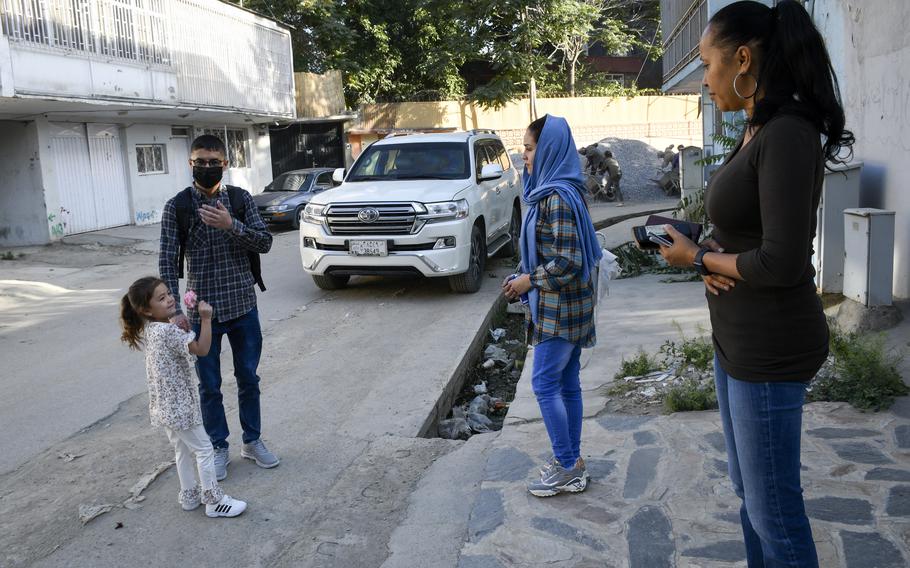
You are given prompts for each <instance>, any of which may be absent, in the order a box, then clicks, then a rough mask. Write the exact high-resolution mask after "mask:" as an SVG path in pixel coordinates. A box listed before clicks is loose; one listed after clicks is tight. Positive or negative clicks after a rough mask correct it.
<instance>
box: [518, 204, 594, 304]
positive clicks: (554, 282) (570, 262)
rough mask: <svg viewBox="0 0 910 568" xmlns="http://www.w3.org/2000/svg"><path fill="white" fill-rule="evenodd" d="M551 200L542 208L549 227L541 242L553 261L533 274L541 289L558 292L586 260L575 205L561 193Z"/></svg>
mask: <svg viewBox="0 0 910 568" xmlns="http://www.w3.org/2000/svg"><path fill="white" fill-rule="evenodd" d="M548 201H549V203H548V207H541V213H546V219H544V222H545V223H546V224H547V225H548V226H549V229H550V230H549V231H545V232H544V233H543V234H542V235H540V240H541V242H540V244H541V252H543V259H544V260H546V259H548V258H549V259H550V260H549V261H548V262H546V263H545V264H542V265H540V266H538V267H537V268H536V269H535V270H534V272H532V273H531V284H532V285H533V286H534V287H535V288H539V289H541V290H549V291H556V290H559V289H561V288H564V287H565V286H566V285H567V284H569V283H570V282H571V281H572V280H574V279H575V278H576V277H578V275H579V274H580V273H581V268H582V264H583V262H584V260H583V258H582V252H581V249H580V248H579V246H578V243H579V239H578V228H577V226H576V224H575V215H574V214H573V213H572V208H571V207H570V206H569V204H568V203H566V202H565V201H564V200H563V199H562V198H561V197H559V194H554V195H553V196H551V197H550V198H549V199H548Z"/></svg>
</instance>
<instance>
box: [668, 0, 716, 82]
mask: <svg viewBox="0 0 910 568" xmlns="http://www.w3.org/2000/svg"><path fill="white" fill-rule="evenodd" d="M660 8H661V20H662V23H663V24H662V25H663V29H664V30H667V31H668V33H667V34H666V35H665V36H664V37H665V40H664V58H663V61H664V83H666V82H667V81H668V80H669V79H670V78H672V77H673V75H675V74H676V73H678V72H679V71H680V70H681V69H682V68H683V67H685V66H686V65H688V64H689V63H690V62H691V61H693V60H694V59H695V58H696V57H697V56H698V40H699V39H700V38H701V34H702V32H703V31H704V29H705V26H707V25H708V2H707V0H662V1H661V3H660Z"/></svg>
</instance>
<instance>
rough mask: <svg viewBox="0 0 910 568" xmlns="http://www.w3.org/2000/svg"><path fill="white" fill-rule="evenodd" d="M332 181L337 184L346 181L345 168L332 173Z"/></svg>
mask: <svg viewBox="0 0 910 568" xmlns="http://www.w3.org/2000/svg"><path fill="white" fill-rule="evenodd" d="M332 181H333V182H335V183H336V184H337V183H341V182H343V181H344V168H336V169H335V171H334V172H332Z"/></svg>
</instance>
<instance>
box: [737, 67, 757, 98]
mask: <svg viewBox="0 0 910 568" xmlns="http://www.w3.org/2000/svg"><path fill="white" fill-rule="evenodd" d="M745 75H746V74H745V73H743V72H739V73H737V74H736V77H733V92H734V93H736V96H737V97H739V98H741V99H743V100H746V99H751V98H752V97H754V96H755V93H756V91H758V81H756V82H755V90H754V91H752V94H751V95H749V96H748V97H744V96H742V95H741V94H740V93H739V89H737V88H736V80H737V79H739V78H740V77H743V76H745Z"/></svg>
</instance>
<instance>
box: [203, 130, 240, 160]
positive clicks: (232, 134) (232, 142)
mask: <svg viewBox="0 0 910 568" xmlns="http://www.w3.org/2000/svg"><path fill="white" fill-rule="evenodd" d="M202 132H203V134H211V135H212V136H217V137H218V139H219V140H221V141H222V142H224V145H225V147H227V159H228V163H229V164H230V167H232V168H248V167H250V166H249V160H248V159H247V155H248V150H247V131H246V129H245V128H205V129H203V131H202Z"/></svg>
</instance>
